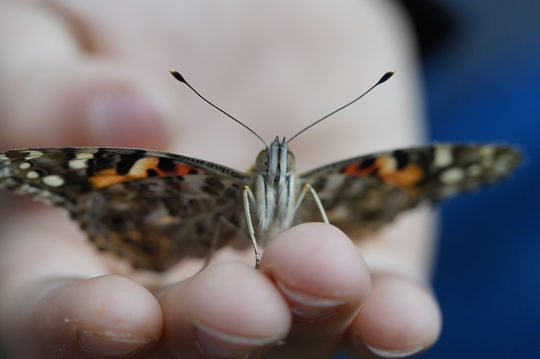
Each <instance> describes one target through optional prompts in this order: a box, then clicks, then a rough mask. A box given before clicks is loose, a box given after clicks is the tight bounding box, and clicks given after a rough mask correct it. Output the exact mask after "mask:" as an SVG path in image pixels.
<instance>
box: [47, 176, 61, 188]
mask: <svg viewBox="0 0 540 359" xmlns="http://www.w3.org/2000/svg"><path fill="white" fill-rule="evenodd" d="M42 181H43V183H44V184H46V185H47V186H49V187H60V186H62V185H63V184H64V179H63V178H62V177H60V176H58V175H49V176H45V177H43V180H42Z"/></svg>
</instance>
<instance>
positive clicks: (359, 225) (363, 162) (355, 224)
mask: <svg viewBox="0 0 540 359" xmlns="http://www.w3.org/2000/svg"><path fill="white" fill-rule="evenodd" d="M520 160H521V155H520V153H519V151H517V150H516V149H514V148H512V147H508V146H499V145H455V144H436V145H432V146H425V147H416V148H410V149H404V150H396V151H392V152H382V153H377V154H372V155H367V156H361V157H356V158H352V159H348V160H344V161H340V162H337V163H333V164H330V165H327V166H324V167H321V168H318V169H315V170H313V171H310V172H308V173H305V174H303V175H302V176H301V181H302V182H303V183H309V184H311V185H312V186H313V188H314V189H315V190H316V191H317V193H318V195H319V197H320V199H321V201H322V203H323V206H324V207H325V209H326V211H327V213H328V215H329V218H330V221H331V223H334V224H336V225H337V226H338V227H340V228H343V229H344V230H352V229H355V233H356V234H358V235H360V236H361V235H363V234H364V235H366V234H369V233H371V232H373V231H374V230H376V229H378V228H379V227H380V226H381V225H383V224H385V223H388V222H390V221H392V220H393V219H394V218H395V217H396V216H397V215H398V214H399V213H401V212H402V211H404V210H407V209H410V208H413V207H416V206H417V205H419V204H421V203H432V202H437V201H440V200H442V199H445V198H447V197H449V196H452V195H454V194H458V193H461V192H467V191H471V190H474V189H476V188H478V187H480V186H483V185H487V184H490V183H493V182H496V181H498V180H500V179H502V178H504V177H506V176H507V175H509V174H510V173H511V172H512V171H513V170H514V169H515V168H516V167H517V165H518V164H519V163H520ZM308 197H309V196H308ZM306 200H307V201H308V203H307V204H306V206H302V207H304V208H303V209H302V207H301V209H300V213H299V214H298V215H299V219H300V220H302V221H306V220H316V221H318V220H320V215H319V214H318V212H317V211H316V208H315V206H314V204H313V203H312V202H313V201H312V200H311V201H310V199H309V198H306ZM309 202H311V203H309Z"/></svg>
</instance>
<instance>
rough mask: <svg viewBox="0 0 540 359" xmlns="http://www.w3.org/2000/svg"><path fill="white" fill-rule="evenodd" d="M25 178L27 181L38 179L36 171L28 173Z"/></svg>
mask: <svg viewBox="0 0 540 359" xmlns="http://www.w3.org/2000/svg"><path fill="white" fill-rule="evenodd" d="M26 178H28V179H36V178H39V173H37V172H36V171H29V172H28V173H27V174H26Z"/></svg>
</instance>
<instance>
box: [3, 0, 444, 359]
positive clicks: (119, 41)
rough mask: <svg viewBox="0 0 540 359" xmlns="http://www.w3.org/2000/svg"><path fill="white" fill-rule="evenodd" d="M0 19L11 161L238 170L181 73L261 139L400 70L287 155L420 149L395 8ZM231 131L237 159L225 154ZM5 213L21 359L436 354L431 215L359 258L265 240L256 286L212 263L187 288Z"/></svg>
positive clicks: (323, 241)
mask: <svg viewBox="0 0 540 359" xmlns="http://www.w3.org/2000/svg"><path fill="white" fill-rule="evenodd" d="M122 5H123V6H122ZM0 6H1V7H2V9H1V11H0V17H1V19H0V20H1V21H0V24H1V25H0V26H2V27H3V29H2V31H0V46H1V48H2V49H3V51H2V55H1V61H0V74H1V77H2V79H3V80H2V82H1V83H0V93H1V97H0V101H2V103H1V106H0V111H1V113H0V115H1V116H0V121H1V122H0V124H1V126H2V129H3V131H2V133H0V141H1V143H2V144H3V145H2V146H3V147H5V148H10V147H37V146H63V145H108V146H110V145H116V146H132V147H145V148H148V147H149V148H159V149H165V148H166V147H167V146H168V145H170V147H172V148H173V149H174V150H175V152H179V153H182V154H186V155H193V156H194V157H198V158H205V159H208V160H211V161H213V162H218V163H223V164H226V165H229V166H231V167H234V168H239V169H240V168H246V167H247V166H248V165H249V162H251V161H253V158H254V155H255V153H256V152H257V151H258V148H257V147H255V144H256V143H257V142H256V139H254V138H252V137H249V135H247V136H246V133H245V132H244V130H243V129H241V128H239V127H237V126H236V125H234V124H232V123H231V122H229V121H228V120H227V121H223V120H222V119H221V118H218V117H220V115H219V114H218V113H215V112H214V110H213V109H211V108H208V107H206V106H205V105H204V104H202V103H200V102H199V100H198V99H197V98H195V97H194V96H192V95H191V94H187V92H186V93H182V92H181V91H183V90H182V89H181V87H180V88H179V87H178V84H177V83H176V82H175V81H174V80H172V79H171V78H170V77H169V74H168V73H167V70H168V69H169V68H170V67H171V66H174V65H177V66H181V67H182V70H183V72H184V75H186V76H187V78H188V80H190V82H191V83H193V84H196V87H197V88H198V89H201V90H202V91H203V92H204V93H205V94H207V96H208V97H210V98H211V99H212V100H213V101H215V102H216V103H219V104H220V105H221V106H223V107H224V108H226V109H227V110H228V111H229V112H233V113H234V114H236V115H237V116H238V117H240V118H242V119H243V120H244V121H245V122H246V123H249V125H250V126H252V127H253V128H254V129H256V130H257V132H259V133H261V134H263V135H266V136H265V137H268V135H267V134H270V137H272V136H274V135H275V134H280V135H282V134H285V135H288V134H290V133H293V132H295V131H296V130H298V129H299V127H302V124H304V123H306V122H309V121H310V120H312V119H314V118H316V117H317V116H319V115H320V114H325V113H327V112H328V111H329V110H330V109H332V106H334V107H335V106H336V105H337V106H339V105H340V104H342V103H343V102H344V100H346V99H348V98H350V97H353V96H354V95H355V94H357V93H358V92H359V91H361V90H362V89H364V88H365V87H367V86H369V85H370V84H371V83H372V81H374V80H376V79H377V77H378V76H379V75H380V74H382V73H384V72H385V71H387V70H388V69H395V70H397V71H398V74H400V80H393V83H392V84H391V85H387V86H386V87H385V88H384V90H383V89H379V90H377V94H373V95H371V96H370V97H368V98H367V99H366V100H365V101H364V103H363V104H359V105H358V106H355V107H354V108H351V109H349V110H347V111H348V116H351V117H352V118H356V120H355V122H349V123H343V122H342V123H341V124H333V125H330V126H329V125H328V124H326V125H321V126H320V127H319V128H314V129H313V130H310V133H309V134H306V135H304V136H303V137H300V138H298V139H297V140H295V143H294V145H293V148H292V150H293V151H294V152H295V154H296V156H297V161H298V165H299V166H301V167H304V169H306V168H310V167H313V166H315V165H320V164H323V163H327V162H331V161H335V160H338V159H341V158H344V157H346V156H351V155H357V154H360V153H363V152H366V151H367V150H378V149H383V148H391V147H399V146H405V145H409V144H411V143H414V142H416V141H418V139H419V137H420V136H419V135H418V133H419V130H418V128H419V125H418V124H417V122H416V121H417V120H418V115H419V111H418V110H417V103H416V101H417V99H416V98H415V95H414V93H415V92H414V90H415V87H414V84H415V83H414V81H415V80H414V75H415V73H414V71H415V69H414V61H413V59H412V56H411V53H412V50H411V49H410V45H411V44H410V43H407V41H408V40H407V37H401V35H402V34H401V32H404V31H405V29H404V27H403V24H402V23H401V19H400V17H399V14H398V13H397V12H396V10H395V9H394V8H392V7H391V6H390V5H388V4H383V5H381V4H380V2H376V1H365V2H363V3H359V4H357V3H352V2H351V3H348V4H343V5H340V6H337V5H331V4H328V3H325V2H321V3H313V2H305V3H295V4H293V5H291V4H288V3H285V2H284V3H283V4H277V3H275V2H272V3H271V5H270V4H267V5H265V6H264V8H263V5H262V4H259V5H255V4H252V3H250V2H242V3H236V4H234V5H231V4H228V5H221V4H214V3H207V2H197V3H196V4H191V3H189V4H188V3H178V2H173V1H170V2H162V3H160V4H159V5H156V3H155V2H152V3H143V2H137V3H133V2H129V3H128V2H126V3H125V4H124V3H122V2H116V3H114V4H111V3H110V2H100V1H93V2H78V3H75V2H69V1H48V2H45V1H43V2H40V1H35V2H26V3H25V4H20V3H18V2H13V1H3V2H2V3H0ZM291 6H292V7H291ZM104 9H106V11H104ZM374 44H375V46H374ZM235 46H236V47H235ZM396 59H398V60H396ZM396 62H397V63H396ZM321 70H323V71H322V73H321ZM268 73H272V76H268ZM314 74H315V75H316V76H314ZM351 78H353V79H354V81H350V79H351ZM203 84H204V85H203ZM330 88H333V89H334V88H335V89H336V90H331V91H329V89H330ZM308 89H309V90H308ZM255 93H257V95H256V94H255ZM381 93H382V94H381ZM239 99H241V100H239ZM383 101H384V102H383ZM239 103H241V104H243V105H244V106H245V107H244V108H241V107H240V106H239V105H238V104H239ZM383 103H384V104H386V103H391V104H392V106H381V105H382V104H383ZM246 105H247V106H246ZM235 108H236V109H237V110H235ZM173 114H174V116H175V121H176V122H171V120H170V119H171V118H172V115H173ZM365 114H369V117H368V116H365ZM363 115H364V116H363ZM340 116H342V115H340ZM358 118H361V119H358ZM379 118H383V119H384V120H378V119H379ZM284 119H291V120H289V121H283V120H284ZM292 119H294V121H292ZM332 121H336V122H337V121H339V119H338V118H335V119H333V120H332ZM341 121H343V119H341ZM210 125H211V126H212V127H211V128H212V130H211V131H209V130H208V129H209V126H210ZM322 126H328V127H325V128H324V129H322ZM387 128H392V129H393V131H391V132H389V131H388V130H387ZM329 131H332V132H331V133H329ZM216 133H219V134H221V135H222V136H215V134H216ZM171 134H173V135H174V136H175V137H174V138H172V137H173V136H171V138H170V140H171V143H169V142H167V140H168V139H167V137H168V136H169V135H171ZM176 135H177V137H176ZM240 136H241V138H242V143H246V145H245V147H243V146H231V145H230V143H231V142H232V141H234V143H238V142H239V140H238V139H239V138H240ZM338 136H339V137H338ZM216 137H217V138H216ZM336 138H340V139H341V141H335V139H336ZM237 140H238V141H237ZM209 141H211V142H209ZM250 141H253V142H250ZM209 143H212V144H213V145H211V146H210V145H209ZM321 143H323V144H324V150H322V149H321V148H319V144H321ZM251 144H254V145H253V146H252V147H253V148H251V149H250V150H247V148H250V147H249V146H251ZM3 149H4V148H3ZM314 154H317V156H314ZM18 207H20V206H19V205H17V204H13V206H9V211H7V210H6V207H5V206H4V214H3V218H4V221H3V229H2V238H1V240H0V318H1V319H2V320H1V321H0V338H1V341H2V345H3V346H4V347H5V349H6V350H7V352H8V354H10V355H11V356H12V357H14V358H32V357H36V358H42V357H52V356H57V355H61V356H64V357H67V358H79V357H88V356H94V357H95V356H105V357H107V356H108V357H115V356H117V357H120V356H122V355H128V354H129V353H132V357H144V358H153V357H155V358H168V357H171V358H173V357H183V358H184V357H204V355H206V354H208V353H210V354H222V355H223V356H227V355H228V356H234V355H237V356H240V355H244V354H245V353H248V352H252V353H253V356H254V357H256V356H257V355H261V354H262V353H263V352H264V351H266V350H268V349H269V348H270V347H272V346H273V345H275V344H276V343H277V342H279V341H281V340H284V344H283V345H279V346H277V347H275V348H273V349H271V350H270V351H269V352H267V356H269V357H280V358H287V357H306V358H317V357H328V356H329V355H330V354H331V353H332V352H333V351H334V350H335V349H336V348H338V347H340V346H341V345H345V346H348V347H350V348H351V350H353V351H354V352H355V353H357V354H358V355H362V356H366V357H368V356H371V355H372V354H369V353H368V350H367V349H366V346H365V345H366V344H368V345H370V346H371V347H376V348H379V349H381V350H384V351H389V352H402V353H403V352H411V351H412V350H416V349H418V348H426V347H429V346H430V345H431V344H432V343H433V342H434V341H435V340H436V338H437V336H438V333H439V330H440V316H439V311H438V308H437V305H436V303H435V301H434V299H433V297H432V296H431V294H429V291H428V290H426V289H425V285H426V283H427V280H428V275H429V261H430V255H431V249H432V244H431V242H432V234H431V225H430V222H429V219H428V218H427V217H428V216H427V215H426V213H422V212H416V213H412V214H408V215H406V216H404V218H401V219H400V220H398V221H397V223H396V224H395V225H393V226H392V227H391V228H389V229H386V230H383V231H382V232H381V233H379V234H378V235H376V236H375V237H373V238H371V239H369V240H367V241H365V242H363V243H362V244H361V245H360V246H359V248H360V249H359V250H356V249H355V247H353V245H352V243H351V242H350V241H349V240H348V239H347V238H346V237H345V236H344V234H343V233H341V232H340V231H339V230H337V229H335V228H334V227H332V226H328V225H324V224H304V225H301V226H297V227H294V228H291V229H290V230H289V231H286V232H284V233H282V234H281V235H280V236H278V238H276V239H274V240H272V241H271V242H270V243H269V244H268V246H267V247H266V249H265V252H264V255H263V258H262V262H261V271H256V270H254V269H253V268H252V262H253V261H252V260H250V261H249V262H248V263H251V265H245V264H242V263H241V262H239V261H231V260H230V258H231V256H233V255H232V254H229V252H227V251H224V253H219V254H218V255H217V258H216V260H215V263H216V264H214V263H212V264H211V266H210V267H209V268H207V269H206V270H204V271H203V272H201V273H200V274H198V275H196V276H194V277H190V278H187V279H186V277H187V276H188V274H189V273H193V270H194V268H195V267H196V265H190V263H189V262H188V263H185V264H180V265H179V266H178V267H177V268H174V269H173V270H172V271H171V272H169V273H167V274H166V275H164V276H162V277H159V278H156V277H153V276H152V277H149V276H147V275H143V274H137V273H131V272H129V271H127V270H125V268H123V267H121V266H120V265H119V264H118V263H116V262H115V261H111V260H109V259H107V258H105V259H104V258H103V256H102V255H97V254H96V253H94V251H93V250H92V249H91V248H90V246H89V245H88V244H87V243H86V242H85V241H84V240H83V238H82V236H81V235H80V234H79V233H78V232H77V231H76V230H75V229H74V228H73V226H72V225H70V224H69V223H67V222H68V220H67V219H66V218H64V217H63V216H61V215H60V214H59V213H58V212H57V211H51V210H49V209H44V208H41V207H39V208H38V209H34V208H31V209H30V208H27V207H26V206H23V207H24V208H22V209H20V210H16V209H15V208H18ZM29 223H31V224H32V225H29ZM246 240H247V239H246ZM366 263H367V265H366ZM368 268H369V269H368ZM113 273H121V274H122V275H117V274H113ZM145 285H146V286H145ZM201 351H202V353H201Z"/></svg>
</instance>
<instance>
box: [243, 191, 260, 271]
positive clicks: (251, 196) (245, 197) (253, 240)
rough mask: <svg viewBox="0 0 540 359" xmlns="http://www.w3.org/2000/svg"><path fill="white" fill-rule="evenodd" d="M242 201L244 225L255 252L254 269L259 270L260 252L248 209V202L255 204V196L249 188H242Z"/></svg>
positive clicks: (249, 209)
mask: <svg viewBox="0 0 540 359" xmlns="http://www.w3.org/2000/svg"><path fill="white" fill-rule="evenodd" d="M242 199H243V202H244V213H245V216H246V223H247V227H248V233H249V238H250V239H251V244H252V245H253V250H254V251H255V268H259V263H260V261H261V252H260V250H259V246H258V245H257V239H256V238H255V229H254V228H253V221H252V220H251V208H250V207H249V201H252V202H255V195H254V194H253V191H252V190H251V188H250V187H249V186H244V188H243V189H242Z"/></svg>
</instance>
